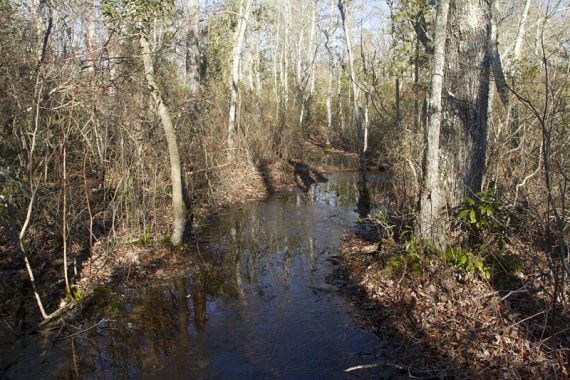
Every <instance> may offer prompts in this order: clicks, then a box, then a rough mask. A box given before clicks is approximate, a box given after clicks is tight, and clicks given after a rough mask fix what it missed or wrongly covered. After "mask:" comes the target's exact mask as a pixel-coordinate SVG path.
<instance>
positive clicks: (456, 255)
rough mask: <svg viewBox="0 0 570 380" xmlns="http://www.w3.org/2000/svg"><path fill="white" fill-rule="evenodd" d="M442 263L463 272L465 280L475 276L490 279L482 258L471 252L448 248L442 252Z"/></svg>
mask: <svg viewBox="0 0 570 380" xmlns="http://www.w3.org/2000/svg"><path fill="white" fill-rule="evenodd" d="M443 259H444V261H445V262H446V263H447V264H448V265H450V266H451V267H453V268H454V269H458V270H461V271H463V272H464V273H465V274H466V277H467V278H472V277H473V276H475V275H478V276H480V277H481V278H483V279H485V280H488V279H489V278H490V277H491V273H490V271H489V268H488V267H487V266H486V265H485V262H484V261H483V259H482V258H480V257H478V256H476V255H475V254H474V253H473V252H469V251H465V250H463V249H461V248H460V247H448V248H446V249H445V251H444V252H443Z"/></svg>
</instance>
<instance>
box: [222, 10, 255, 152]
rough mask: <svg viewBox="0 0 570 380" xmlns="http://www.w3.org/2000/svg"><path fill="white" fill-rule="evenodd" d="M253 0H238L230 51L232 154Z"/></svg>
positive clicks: (229, 129)
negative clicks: (242, 57)
mask: <svg viewBox="0 0 570 380" xmlns="http://www.w3.org/2000/svg"><path fill="white" fill-rule="evenodd" d="M252 2H253V0H242V1H241V2H240V9H239V14H238V23H237V28H236V32H235V35H234V47H233V53H232V71H231V79H230V94H231V95H230V114H229V122H228V149H229V154H230V155H233V150H234V148H235V134H236V110H237V103H238V91H239V88H238V86H239V81H240V62H241V51H242V47H243V41H244V37H245V30H246V27H247V22H248V19H249V14H250V12H251V4H252Z"/></svg>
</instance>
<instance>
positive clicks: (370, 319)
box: [337, 226, 568, 378]
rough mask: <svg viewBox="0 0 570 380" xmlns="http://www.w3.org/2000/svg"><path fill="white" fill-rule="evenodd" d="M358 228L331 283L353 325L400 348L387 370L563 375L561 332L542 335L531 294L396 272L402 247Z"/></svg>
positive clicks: (444, 274)
mask: <svg viewBox="0 0 570 380" xmlns="http://www.w3.org/2000/svg"><path fill="white" fill-rule="evenodd" d="M360 227H361V228H359V230H358V231H356V232H355V233H354V234H353V235H352V236H350V237H348V238H347V240H346V241H345V244H344V247H343V251H342V260H341V269H339V274H338V276H337V277H338V278H340V279H341V280H342V281H343V282H345V283H346V284H347V288H348V289H351V292H350V295H349V296H350V297H351V299H352V300H353V302H354V304H355V308H354V309H355V314H356V315H357V318H358V319H359V320H361V321H362V322H363V323H364V324H365V325H366V326H368V327H370V328H371V329H372V330H374V331H375V332H376V333H378V334H379V335H381V336H382V337H383V338H385V339H386V340H387V341H388V342H391V343H394V344H393V345H394V346H397V347H399V349H397V350H396V351H395V352H394V355H393V357H392V360H393V363H392V364H393V365H394V366H396V367H398V368H401V369H406V370H407V371H408V373H409V375H410V376H420V377H422V378H425V377H426V376H427V377H428V378H483V377H491V378H505V377H507V378H511V377H514V378H537V377H543V376H546V377H556V376H557V375H562V374H563V371H564V370H563V367H564V366H567V365H568V364H566V363H568V358H567V355H568V354H567V348H565V347H564V346H566V345H567V343H562V342H561V339H562V340H563V339H566V336H565V334H563V333H564V330H563V329H562V328H561V326H558V327H559V329H558V330H557V331H559V332H558V333H556V332H554V331H548V329H546V327H545V324H544V321H545V319H544V315H543V313H542V312H543V311H544V310H546V309H547V307H546V305H544V303H543V301H542V300H541V299H540V297H538V296H537V294H538V293H536V289H533V290H531V289H528V291H525V292H520V293H519V292H514V293H510V292H509V289H507V290H505V288H501V286H504V282H502V281H500V282H497V281H491V283H488V282H486V281H483V280H480V279H471V280H466V279H465V278H464V277H463V276H460V275H459V274H458V272H456V271H454V270H453V269H452V268H449V267H448V266H445V265H444V264H443V263H439V262H433V263H430V264H429V265H428V264H425V263H424V264H421V265H426V266H425V267H423V269H422V270H421V272H420V273H414V271H413V269H406V268H405V265H407V264H404V269H403V270H402V269H400V270H401V272H398V270H396V269H394V268H395V267H396V266H395V265H396V264H395V263H397V262H401V261H398V258H402V257H403V256H401V254H402V249H401V247H399V246H398V245H397V243H395V242H394V241H393V240H391V239H384V240H382V239H381V236H380V235H379V234H378V232H377V231H375V229H374V228H366V226H364V227H363V226H360ZM379 242H381V243H379ZM514 285H515V284H511V286H514ZM566 330H567V329H566ZM558 334H559V336H558ZM554 340H556V341H557V342H554ZM546 346H548V348H547V347H546ZM557 350H558V351H557Z"/></svg>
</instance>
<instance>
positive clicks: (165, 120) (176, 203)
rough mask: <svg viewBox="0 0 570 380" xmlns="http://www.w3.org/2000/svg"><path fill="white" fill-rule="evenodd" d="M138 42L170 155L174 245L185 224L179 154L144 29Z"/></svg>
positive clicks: (168, 111) (179, 240)
mask: <svg viewBox="0 0 570 380" xmlns="http://www.w3.org/2000/svg"><path fill="white" fill-rule="evenodd" d="M139 43H140V47H141V52H142V60H143V64H144V71H145V77H146V81H147V84H148V87H149V90H150V94H151V96H152V99H153V101H154V103H155V105H156V108H157V110H158V114H159V116H160V120H161V123H162V128H163V129H164V136H165V137H166V143H167V145H168V155H169V157H170V182H171V183H172V213H173V216H174V222H173V225H172V235H171V236H170V240H171V242H172V244H173V245H174V246H178V245H180V244H181V243H182V236H183V234H184V228H185V226H186V204H185V203H184V196H183V191H182V171H181V168H180V154H179V152H178V142H177V139H176V132H175V131H174V126H173V125H172V119H171V117H170V110H169V109H168V107H167V106H166V104H164V99H163V96H162V93H161V92H160V89H159V87H158V84H157V82H156V79H155V74H154V67H153V63H152V53H151V50H150V45H149V42H148V37H147V36H146V34H145V33H144V31H140V32H139Z"/></svg>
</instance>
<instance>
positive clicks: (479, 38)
mask: <svg viewBox="0 0 570 380" xmlns="http://www.w3.org/2000/svg"><path fill="white" fill-rule="evenodd" d="M446 3H447V0H446V1H444V2H442V3H441V4H440V7H441V8H444V5H445V4H446ZM491 17H492V9H491V4H490V3H489V2H488V1H485V0H457V1H455V2H453V3H451V4H450V6H449V15H448V23H447V29H446V30H447V39H446V46H445V50H444V51H445V73H443V72H442V71H441V70H440V69H439V67H443V62H441V61H440V60H443V59H444V58H443V57H442V54H441V51H442V50H441V49H442V47H441V46H439V47H438V49H439V51H438V53H437V54H436V55H435V56H434V71H433V73H432V75H433V79H432V94H431V95H430V97H435V96H437V93H438V92H441V93H442V99H441V102H442V103H441V104H442V105H441V113H440V112H439V111H438V110H437V108H435V107H436V106H437V103H436V102H437V99H436V98H433V99H430V106H429V107H430V111H429V123H430V125H429V127H428V138H427V140H428V148H427V154H426V165H425V169H426V172H425V173H426V176H425V188H424V191H423V192H422V197H421V200H420V202H421V208H420V226H421V227H420V231H421V236H422V237H423V238H426V239H431V240H433V241H434V242H436V243H442V242H443V241H445V235H444V228H443V227H444V226H445V224H446V220H445V219H446V218H445V216H446V215H445V213H444V212H443V211H444V208H446V207H447V211H448V212H449V211H450V210H451V209H453V208H455V207H457V206H459V205H460V204H461V203H462V201H463V200H464V199H465V197H466V196H473V195H474V194H475V193H477V192H479V191H480V190H481V183H482V179H483V173H484V170H485V158H486V153H487V134H488V129H487V112H488V102H489V88H490V74H491V70H492V67H491V63H492V61H493V52H492V46H491V45H492V44H491V39H492V38H491V24H492V22H491ZM439 19H440V20H441V19H443V17H440V18H439ZM439 23H440V22H439V21H438V26H437V27H436V28H437V29H438V31H437V32H436V33H438V34H439V37H440V39H443V38H442V37H441V35H442V34H444V33H443V32H442V31H441V30H439V29H441V28H442V26H441V25H439ZM439 44H443V41H439ZM442 74H444V77H443V84H442V86H441V85H440V84H439V83H438V82H439V81H440V79H438V78H441V76H442ZM439 86H441V90H439V89H438V87H439ZM439 115H441V117H440V116H439ZM439 120H441V128H437V125H438V124H439V123H440V121H439ZM440 129H441V132H440V135H439V136H438V132H439V130H440ZM438 144H439V149H437V147H438ZM438 150H439V156H438V155H437V152H438Z"/></svg>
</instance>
